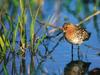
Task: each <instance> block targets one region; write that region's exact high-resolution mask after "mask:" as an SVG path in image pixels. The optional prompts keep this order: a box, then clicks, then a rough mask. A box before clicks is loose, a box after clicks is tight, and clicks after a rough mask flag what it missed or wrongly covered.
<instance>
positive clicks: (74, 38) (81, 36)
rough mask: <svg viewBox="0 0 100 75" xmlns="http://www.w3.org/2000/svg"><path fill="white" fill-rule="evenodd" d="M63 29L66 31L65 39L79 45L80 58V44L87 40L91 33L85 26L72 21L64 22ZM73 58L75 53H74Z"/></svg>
mask: <svg viewBox="0 0 100 75" xmlns="http://www.w3.org/2000/svg"><path fill="white" fill-rule="evenodd" d="M62 30H63V32H64V37H65V39H66V40H67V41H68V42H70V43H71V44H72V52H73V44H75V45H78V59H80V58H79V46H80V45H81V44H82V43H83V42H84V41H86V40H88V39H89V37H90V33H88V32H87V31H86V30H85V29H84V28H81V27H80V26H76V25H73V24H72V23H64V25H63V27H62ZM72 60H73V53H72Z"/></svg>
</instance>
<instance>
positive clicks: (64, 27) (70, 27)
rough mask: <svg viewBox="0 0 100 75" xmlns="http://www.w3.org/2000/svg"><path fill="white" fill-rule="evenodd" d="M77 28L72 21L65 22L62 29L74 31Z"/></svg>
mask: <svg viewBox="0 0 100 75" xmlns="http://www.w3.org/2000/svg"><path fill="white" fill-rule="evenodd" d="M75 28H76V27H75V25H73V24H72V23H64V25H63V27H62V30H63V32H67V31H72V30H74V29H75Z"/></svg>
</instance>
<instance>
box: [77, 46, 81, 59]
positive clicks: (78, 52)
mask: <svg viewBox="0 0 100 75" xmlns="http://www.w3.org/2000/svg"><path fill="white" fill-rule="evenodd" d="M77 54H78V60H80V46H79V45H78V51H77Z"/></svg>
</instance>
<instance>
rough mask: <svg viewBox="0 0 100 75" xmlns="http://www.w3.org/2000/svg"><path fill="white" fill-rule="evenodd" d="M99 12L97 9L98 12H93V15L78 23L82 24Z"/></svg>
mask: <svg viewBox="0 0 100 75" xmlns="http://www.w3.org/2000/svg"><path fill="white" fill-rule="evenodd" d="M98 14H100V11H97V12H95V13H93V14H92V15H90V16H88V17H86V18H85V19H84V20H82V21H80V22H79V23H78V24H77V25H78V26H79V25H81V24H82V23H84V22H86V21H88V20H89V19H91V18H92V17H94V16H96V15H98Z"/></svg>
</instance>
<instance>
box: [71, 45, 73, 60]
mask: <svg viewBox="0 0 100 75" xmlns="http://www.w3.org/2000/svg"><path fill="white" fill-rule="evenodd" d="M71 45H72V47H71V56H72V61H73V44H71Z"/></svg>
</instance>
